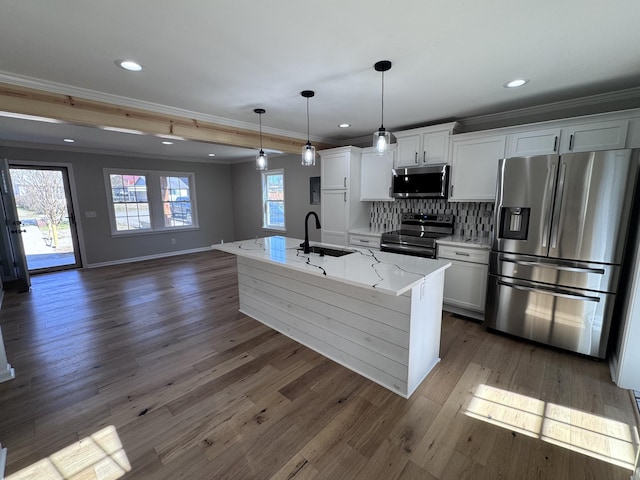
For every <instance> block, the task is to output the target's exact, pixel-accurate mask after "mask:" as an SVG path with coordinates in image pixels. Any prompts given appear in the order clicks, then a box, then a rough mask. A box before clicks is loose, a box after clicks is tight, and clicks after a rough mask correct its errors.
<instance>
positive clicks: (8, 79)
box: [0, 70, 335, 144]
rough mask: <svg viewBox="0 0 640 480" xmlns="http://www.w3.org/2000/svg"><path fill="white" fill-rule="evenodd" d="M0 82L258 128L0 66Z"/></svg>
mask: <svg viewBox="0 0 640 480" xmlns="http://www.w3.org/2000/svg"><path fill="white" fill-rule="evenodd" d="M0 83H6V84H9V85H15V86H18V87H25V88H31V89H34V90H42V91H44V92H48V93H56V94H59V95H70V96H73V97H78V98H84V99H86V100H93V101H96V102H102V103H108V104H112V105H118V106H121V107H129V108H135V109H138V110H147V111H149V112H154V113H160V114H163V115H170V116H175V117H184V118H191V119H194V120H200V121H202V122H208V123H215V124H218V125H224V126H226V127H233V128H241V129H244V130H252V131H255V132H258V131H259V127H258V126H257V125H255V124H253V123H248V122H241V121H239V120H233V119H230V118H224V117H219V116H217V115H210V114H207V113H202V112H194V111H192V110H185V109H183V108H177V107H171V106H168V105H161V104H159V103H153V102H147V101H144V100H137V99H135V98H129V97H122V96H120V95H113V94H110V93H104V92H98V91H96V90H89V89H87V88H81V87H75V86H73V85H66V84H63V83H58V82H51V81H48V80H41V79H38V78H33V77H27V76H22V75H16V74H13V73H10V72H5V71H2V70H0ZM262 133H263V134H271V135H278V136H282V137H291V138H296V139H299V140H305V141H306V140H307V135H306V134H304V133H300V132H290V131H287V130H280V129H278V128H271V127H268V126H263V127H262ZM310 139H311V140H312V141H313V142H317V143H328V144H333V143H335V141H334V140H333V139H330V138H324V137H318V136H313V135H312V136H311V137H310Z"/></svg>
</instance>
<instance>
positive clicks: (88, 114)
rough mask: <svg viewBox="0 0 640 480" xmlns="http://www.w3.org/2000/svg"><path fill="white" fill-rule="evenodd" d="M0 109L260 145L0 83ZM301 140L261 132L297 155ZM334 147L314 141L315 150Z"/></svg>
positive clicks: (268, 144)
mask: <svg viewBox="0 0 640 480" xmlns="http://www.w3.org/2000/svg"><path fill="white" fill-rule="evenodd" d="M0 111H6V112H12V113H21V114H26V115H36V116H40V117H48V118H54V119H56V120H61V121H64V122H67V123H70V124H74V125H83V126H91V127H117V128H129V129H133V130H140V131H142V132H145V133H148V134H151V135H176V136H178V137H183V138H185V139H187V140H195V141H200V142H207V143H214V144H220V145H228V146H232V147H242V148H254V149H258V148H259V146H260V134H259V132H256V131H253V130H248V129H244V128H238V127H230V126H227V125H220V124H216V123H211V122H204V121H201V120H197V119H193V118H187V117H180V116H172V115H165V114H162V113H158V112H152V111H149V110H142V109H137V108H130V107H123V106H119V105H113V104H110V103H105V102H98V101H95V100H87V99H83V98H79V97H75V96H71V95H63V94H59V93H50V92H45V91H42V90H36V89H32V88H26V87H20V86H15V85H9V84H4V83H0ZM305 143H306V141H305V140H300V139H298V138H291V137H286V136H281V135H271V134H268V133H264V132H263V134H262V146H263V148H264V149H265V150H266V149H269V150H279V151H282V152H284V153H291V154H299V153H300V152H301V150H302V147H303V146H304V144H305ZM334 146H335V145H330V144H326V143H324V144H320V143H317V144H315V147H316V149H318V150H321V149H324V148H332V147H334Z"/></svg>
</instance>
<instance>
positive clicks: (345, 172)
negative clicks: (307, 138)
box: [320, 147, 370, 247]
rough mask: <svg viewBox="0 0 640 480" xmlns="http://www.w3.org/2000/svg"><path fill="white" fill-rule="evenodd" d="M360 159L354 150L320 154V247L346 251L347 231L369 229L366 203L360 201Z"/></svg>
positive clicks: (334, 149) (368, 208)
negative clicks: (335, 246) (361, 228)
mask: <svg viewBox="0 0 640 480" xmlns="http://www.w3.org/2000/svg"><path fill="white" fill-rule="evenodd" d="M361 157H362V149H361V148H357V147H339V148H332V149H330V150H323V151H321V152H320V158H321V163H320V175H321V182H320V184H321V191H320V204H321V207H320V216H321V219H320V223H321V225H322V230H321V238H322V243H331V244H333V245H340V246H343V247H346V246H347V242H348V240H349V238H348V237H349V236H348V230H349V229H350V228H353V227H365V226H368V225H369V210H370V207H369V203H367V202H361V201H360V182H361V175H360V166H361Z"/></svg>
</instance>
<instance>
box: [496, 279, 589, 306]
mask: <svg viewBox="0 0 640 480" xmlns="http://www.w3.org/2000/svg"><path fill="white" fill-rule="evenodd" d="M498 285H501V286H503V287H510V288H515V289H516V290H524V291H525V292H533V293H541V294H543V295H552V296H554V297H561V298H568V299H571V300H580V301H584V302H596V303H599V302H600V298H598V297H591V296H589V295H581V294H579V293H575V292H568V291H566V290H559V289H546V288H536V287H528V286H526V285H520V284H517V283H507V282H503V281H502V280H498Z"/></svg>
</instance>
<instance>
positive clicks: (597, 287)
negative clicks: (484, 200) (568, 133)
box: [486, 150, 640, 358]
mask: <svg viewBox="0 0 640 480" xmlns="http://www.w3.org/2000/svg"><path fill="white" fill-rule="evenodd" d="M639 154H640V150H611V151H602V152H590V153H571V154H563V155H547V156H536V157H517V158H507V159H502V160H500V163H499V167H498V187H497V197H496V206H495V226H494V228H495V234H494V240H493V244H492V251H491V256H490V262H489V283H488V288H487V307H486V310H487V311H486V324H487V326H488V327H489V328H492V329H495V330H499V331H502V332H506V333H509V334H512V335H516V336H519V337H523V338H527V339H531V340H534V341H537V342H541V343H544V344H547V345H553V346H556V347H560V348H563V349H567V350H571V351H574V352H578V353H583V354H585V355H590V356H593V357H598V358H604V357H605V355H606V352H607V340H608V336H609V330H610V328H611V322H612V311H613V306H614V302H615V296H616V291H617V288H618V283H619V279H620V270H621V264H622V261H623V256H624V250H625V244H626V239H627V233H628V231H629V224H630V220H631V219H630V213H631V208H632V205H633V201H634V194H635V188H636V177H637V175H638V161H639V156H640V155H639Z"/></svg>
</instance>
